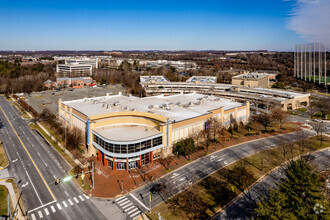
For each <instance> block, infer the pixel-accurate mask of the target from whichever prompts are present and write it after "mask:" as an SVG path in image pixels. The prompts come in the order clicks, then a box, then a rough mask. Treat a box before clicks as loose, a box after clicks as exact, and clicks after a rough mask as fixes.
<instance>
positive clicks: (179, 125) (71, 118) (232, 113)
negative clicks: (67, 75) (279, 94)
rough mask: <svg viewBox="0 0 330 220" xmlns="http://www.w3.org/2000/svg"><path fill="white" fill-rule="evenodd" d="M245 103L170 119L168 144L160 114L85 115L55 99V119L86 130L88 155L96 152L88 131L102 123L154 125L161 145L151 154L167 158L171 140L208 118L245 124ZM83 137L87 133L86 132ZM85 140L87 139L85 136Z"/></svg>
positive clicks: (193, 130)
mask: <svg viewBox="0 0 330 220" xmlns="http://www.w3.org/2000/svg"><path fill="white" fill-rule="evenodd" d="M249 107H250V106H249V102H247V104H246V105H244V106H241V107H236V108H233V109H229V110H227V111H225V110H224V108H223V107H221V108H219V109H215V110H213V111H211V112H210V113H209V114H205V115H202V116H199V117H195V118H191V119H187V120H184V121H179V122H172V123H169V124H168V132H169V133H168V143H167V123H166V121H167V118H166V117H164V116H161V115H156V114H152V113H147V112H145V113H144V112H116V113H107V114H102V115H94V116H90V117H87V116H85V115H83V114H81V113H80V112H77V111H76V110H75V109H72V108H70V107H68V106H66V105H64V104H63V103H62V101H61V100H60V101H59V116H60V117H59V118H60V119H62V120H63V118H62V117H64V118H65V119H67V120H65V123H66V124H67V126H70V127H78V128H79V129H80V130H82V131H83V132H84V134H86V133H87V132H89V137H90V138H89V143H87V145H88V155H89V156H91V155H92V154H94V155H95V154H96V152H97V150H96V148H95V147H94V146H93V145H92V141H93V134H92V130H94V129H96V128H100V127H103V126H109V125H116V124H139V125H147V126H152V127H156V128H157V129H158V130H159V131H160V132H162V133H163V148H162V149H161V150H158V151H155V153H157V152H159V151H161V156H162V157H167V156H169V155H171V154H172V145H173V143H175V142H177V141H179V140H181V139H184V138H187V137H189V136H192V135H193V134H194V133H196V132H199V131H201V130H203V129H204V126H205V122H206V120H208V119H209V118H212V117H214V118H216V119H218V120H219V121H221V123H222V124H223V125H224V126H229V123H230V121H231V120H232V119H234V120H239V119H241V121H242V122H243V123H246V122H247V120H248V118H249V111H250V110H249ZM88 120H89V130H88V129H87V121H88ZM86 138H87V135H86ZM86 140H87V139H86Z"/></svg>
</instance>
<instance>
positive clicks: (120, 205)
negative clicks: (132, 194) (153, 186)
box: [120, 200, 130, 206]
mask: <svg viewBox="0 0 330 220" xmlns="http://www.w3.org/2000/svg"><path fill="white" fill-rule="evenodd" d="M129 202H130V201H129V200H127V201H125V202H123V203H121V204H120V206H123V205H125V204H127V203H129Z"/></svg>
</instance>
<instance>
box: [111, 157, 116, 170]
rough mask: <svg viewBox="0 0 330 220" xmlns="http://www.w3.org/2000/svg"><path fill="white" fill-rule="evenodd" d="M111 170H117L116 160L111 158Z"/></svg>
mask: <svg viewBox="0 0 330 220" xmlns="http://www.w3.org/2000/svg"><path fill="white" fill-rule="evenodd" d="M112 169H113V170H117V164H116V158H115V157H113V158H112Z"/></svg>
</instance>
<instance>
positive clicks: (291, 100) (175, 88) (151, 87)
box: [140, 81, 310, 111]
mask: <svg viewBox="0 0 330 220" xmlns="http://www.w3.org/2000/svg"><path fill="white" fill-rule="evenodd" d="M140 83H141V85H142V87H143V88H144V89H145V91H146V93H147V95H159V94H167V95H169V94H178V93H192V92H197V93H201V94H205V95H215V96H219V97H223V98H232V99H235V100H236V101H240V102H245V101H250V103H251V105H254V106H255V107H261V108H267V109H271V108H272V107H274V106H280V107H282V109H283V110H285V111H286V110H294V109H296V108H300V107H302V106H309V103H310V94H303V93H298V92H291V91H287V90H277V89H267V88H257V87H243V86H237V85H230V84H220V83H192V82H170V81H164V82H162V81H141V82H140Z"/></svg>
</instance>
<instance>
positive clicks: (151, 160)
mask: <svg viewBox="0 0 330 220" xmlns="http://www.w3.org/2000/svg"><path fill="white" fill-rule="evenodd" d="M153 162H154V152H152V151H151V152H150V163H153Z"/></svg>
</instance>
